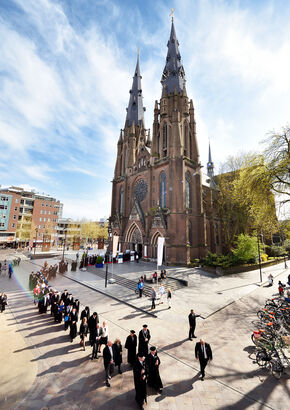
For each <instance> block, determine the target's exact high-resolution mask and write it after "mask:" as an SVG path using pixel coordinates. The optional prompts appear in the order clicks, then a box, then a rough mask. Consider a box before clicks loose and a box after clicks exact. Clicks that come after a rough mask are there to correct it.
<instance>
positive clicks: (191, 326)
mask: <svg viewBox="0 0 290 410" xmlns="http://www.w3.org/2000/svg"><path fill="white" fill-rule="evenodd" d="M197 317H200V315H196V314H195V313H194V310H193V309H191V311H190V314H189V315H188V322H189V335H188V339H189V340H192V338H193V337H194V338H196V336H195V334H194V331H195V326H196V318H197Z"/></svg>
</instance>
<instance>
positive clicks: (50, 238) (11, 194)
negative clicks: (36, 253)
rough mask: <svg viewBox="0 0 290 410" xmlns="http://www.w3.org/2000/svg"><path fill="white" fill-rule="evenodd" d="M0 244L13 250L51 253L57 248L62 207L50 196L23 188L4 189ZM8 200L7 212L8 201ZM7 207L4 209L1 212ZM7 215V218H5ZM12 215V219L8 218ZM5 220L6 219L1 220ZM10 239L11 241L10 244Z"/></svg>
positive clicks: (0, 190)
mask: <svg viewBox="0 0 290 410" xmlns="http://www.w3.org/2000/svg"><path fill="white" fill-rule="evenodd" d="M0 196H1V198H3V200H1V201H0V221H2V220H3V219H6V221H7V223H6V224H4V225H2V224H1V225H0V241H1V238H3V241H2V242H3V244H4V242H5V243H6V245H8V244H10V245H11V246H13V247H25V246H36V247H40V248H42V249H43V250H49V249H50V246H51V245H54V244H55V241H56V236H57V224H58V218H59V213H60V211H61V212H62V204H61V203H60V201H57V200H56V199H55V198H52V197H51V196H49V195H44V194H38V193H35V192H34V191H27V190H24V189H23V188H19V187H10V188H5V189H0ZM5 197H6V198H8V200H6V202H7V208H5V207H6V205H5V204H4V202H5V200H4V198H5ZM2 203H3V206H4V209H2V208H1V205H2ZM4 214H5V218H3V216H4ZM8 215H9V216H8ZM1 216H2V218H1ZM7 238H11V239H9V241H8V240H7Z"/></svg>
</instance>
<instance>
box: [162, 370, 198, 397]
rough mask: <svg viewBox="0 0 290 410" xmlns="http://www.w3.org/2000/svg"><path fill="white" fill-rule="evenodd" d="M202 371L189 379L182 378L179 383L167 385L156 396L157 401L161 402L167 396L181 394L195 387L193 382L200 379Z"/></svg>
mask: <svg viewBox="0 0 290 410" xmlns="http://www.w3.org/2000/svg"><path fill="white" fill-rule="evenodd" d="M199 375H200V372H198V373H197V374H196V375H195V376H194V377H191V378H190V379H187V380H182V381H181V382H179V383H173V384H171V385H169V386H166V387H165V388H164V389H163V391H162V394H161V395H160V396H158V397H156V399H155V401H156V402H160V401H162V400H164V399H165V398H166V397H177V396H180V395H181V394H185V393H187V392H189V391H190V390H192V389H193V384H194V383H195V382H197V381H198V380H199Z"/></svg>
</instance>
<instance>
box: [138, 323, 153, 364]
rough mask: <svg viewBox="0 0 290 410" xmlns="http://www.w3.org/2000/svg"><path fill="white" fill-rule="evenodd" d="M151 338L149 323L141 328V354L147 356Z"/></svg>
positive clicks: (139, 351) (139, 350)
mask: <svg viewBox="0 0 290 410" xmlns="http://www.w3.org/2000/svg"><path fill="white" fill-rule="evenodd" d="M150 338H151V335H150V331H149V329H148V326H147V325H143V329H142V330H140V332H139V348H138V353H140V354H141V356H145V357H146V356H147V355H148V343H149V340H150Z"/></svg>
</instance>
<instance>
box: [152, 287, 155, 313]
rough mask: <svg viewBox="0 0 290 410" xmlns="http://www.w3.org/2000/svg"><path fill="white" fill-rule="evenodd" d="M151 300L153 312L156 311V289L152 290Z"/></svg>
mask: <svg viewBox="0 0 290 410" xmlns="http://www.w3.org/2000/svg"><path fill="white" fill-rule="evenodd" d="M151 300H152V304H151V310H153V309H155V307H156V306H155V301H156V290H155V288H152V291H151Z"/></svg>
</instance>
